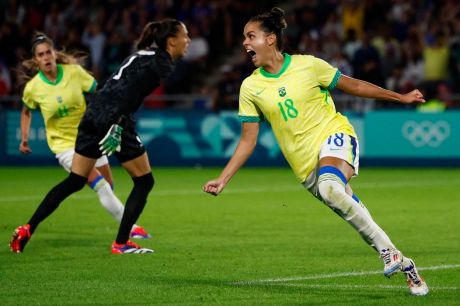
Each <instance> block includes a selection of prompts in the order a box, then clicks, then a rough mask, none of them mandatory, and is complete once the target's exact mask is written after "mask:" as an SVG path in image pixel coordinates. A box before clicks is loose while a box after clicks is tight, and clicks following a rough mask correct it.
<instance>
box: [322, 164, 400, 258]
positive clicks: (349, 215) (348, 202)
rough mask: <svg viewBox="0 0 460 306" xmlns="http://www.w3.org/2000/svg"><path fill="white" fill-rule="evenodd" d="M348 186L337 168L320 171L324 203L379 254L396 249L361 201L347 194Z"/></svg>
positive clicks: (325, 168)
mask: <svg viewBox="0 0 460 306" xmlns="http://www.w3.org/2000/svg"><path fill="white" fill-rule="evenodd" d="M346 184H347V180H346V179H345V177H344V175H343V174H342V173H341V172H340V171H339V170H338V169H337V168H335V167H331V166H326V167H322V168H321V169H320V170H319V177H318V190H319V193H320V196H321V198H322V199H323V202H324V203H325V204H326V205H327V206H329V207H330V208H331V209H332V210H333V211H334V212H335V213H337V214H338V215H339V216H340V217H342V218H343V219H345V221H347V222H348V223H349V224H350V225H351V226H353V228H354V229H356V230H357V231H358V232H359V234H360V235H361V237H362V238H363V239H364V240H365V241H366V242H367V243H368V244H369V245H371V246H372V247H373V248H374V249H376V250H377V251H378V252H380V251H381V250H383V249H388V248H394V247H395V246H394V245H393V243H392V242H391V240H390V239H389V237H388V236H387V234H386V233H385V232H384V231H383V230H382V229H381V228H380V227H379V226H378V225H377V224H376V223H375V221H374V220H373V219H372V217H371V216H370V214H369V212H368V211H367V208H365V206H364V205H363V204H362V203H361V201H359V199H358V198H357V197H356V196H355V197H351V196H350V195H348V194H347V193H346V192H345V185H346Z"/></svg>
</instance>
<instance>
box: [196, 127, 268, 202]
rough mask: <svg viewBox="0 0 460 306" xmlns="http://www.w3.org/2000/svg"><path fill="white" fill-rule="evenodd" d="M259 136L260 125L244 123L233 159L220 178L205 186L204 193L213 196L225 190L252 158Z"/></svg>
mask: <svg viewBox="0 0 460 306" xmlns="http://www.w3.org/2000/svg"><path fill="white" fill-rule="evenodd" d="M258 134H259V123H253V122H244V123H243V128H242V131H241V138H240V142H239V143H238V146H237V147H236V150H235V152H234V153H233V156H232V158H231V159H230V161H229V162H228V163H227V166H225V168H224V170H222V173H221V174H220V176H219V178H217V179H214V180H210V181H208V182H207V183H206V184H205V185H204V186H203V191H204V192H207V193H210V194H212V195H215V196H216V195H218V194H219V193H221V192H222V190H224V188H225V186H227V183H228V182H229V181H230V179H231V178H232V177H233V175H235V173H236V172H237V171H238V169H240V168H241V166H243V164H244V163H245V162H246V160H247V159H248V158H249V157H250V156H251V154H252V152H253V151H254V148H255V147H256V144H257V135H258Z"/></svg>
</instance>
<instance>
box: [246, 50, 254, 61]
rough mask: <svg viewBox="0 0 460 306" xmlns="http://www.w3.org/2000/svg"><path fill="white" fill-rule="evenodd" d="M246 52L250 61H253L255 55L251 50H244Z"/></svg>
mask: <svg viewBox="0 0 460 306" xmlns="http://www.w3.org/2000/svg"><path fill="white" fill-rule="evenodd" d="M246 52H247V53H248V54H249V56H250V57H251V59H252V60H254V59H255V57H256V53H255V52H254V51H253V50H246Z"/></svg>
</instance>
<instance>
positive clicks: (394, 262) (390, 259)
mask: <svg viewBox="0 0 460 306" xmlns="http://www.w3.org/2000/svg"><path fill="white" fill-rule="evenodd" d="M380 258H382V260H383V263H384V265H385V266H384V267H383V275H385V276H386V277H390V276H392V275H394V274H396V273H398V272H399V271H401V265H402V258H403V257H402V254H401V252H400V251H398V250H397V249H394V248H391V249H384V250H382V251H381V252H380Z"/></svg>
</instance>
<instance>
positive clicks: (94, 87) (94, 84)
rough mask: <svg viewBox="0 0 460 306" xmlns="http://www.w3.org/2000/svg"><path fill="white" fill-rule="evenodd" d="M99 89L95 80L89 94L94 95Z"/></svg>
mask: <svg viewBox="0 0 460 306" xmlns="http://www.w3.org/2000/svg"><path fill="white" fill-rule="evenodd" d="M96 87H97V82H96V80H94V82H93V85H91V88H90V89H89V90H88V92H89V93H92V92H94V91H95V90H96Z"/></svg>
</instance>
